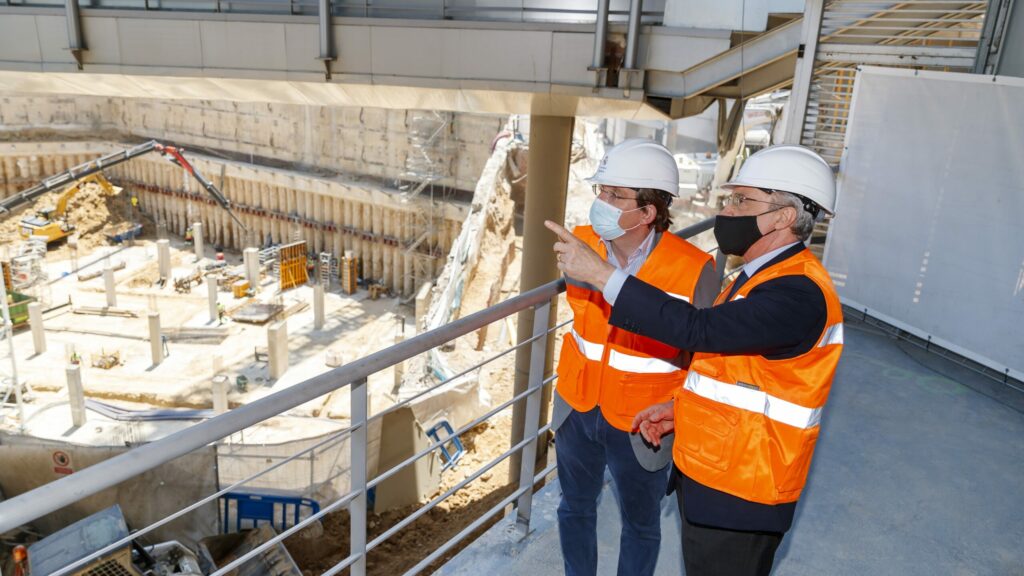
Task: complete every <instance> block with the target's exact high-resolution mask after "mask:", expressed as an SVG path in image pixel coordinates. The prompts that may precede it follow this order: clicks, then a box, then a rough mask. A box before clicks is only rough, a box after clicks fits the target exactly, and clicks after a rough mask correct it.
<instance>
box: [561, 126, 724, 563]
mask: <svg viewBox="0 0 1024 576" xmlns="http://www.w3.org/2000/svg"><path fill="white" fill-rule="evenodd" d="M590 182H591V183H592V184H593V185H594V192H595V195H596V198H595V200H594V203H593V205H592V206H591V209H590V225H589V226H578V227H577V228H576V229H575V230H574V231H573V233H574V234H575V236H573V237H574V238H575V239H576V240H577V241H578V242H579V243H580V244H581V245H583V246H587V247H588V249H589V250H592V251H593V253H594V254H595V256H596V257H597V258H599V259H600V260H601V262H602V263H604V264H606V265H608V266H609V267H611V268H612V269H615V270H617V271H619V272H620V273H621V274H623V275H633V276H636V277H638V278H641V279H643V280H644V281H645V282H647V283H649V284H651V285H652V286H657V287H658V288H659V289H660V290H664V291H665V292H668V293H671V294H672V295H673V296H672V297H673V298H678V299H680V300H681V301H687V302H695V303H702V304H703V305H704V306H710V304H711V300H712V299H713V298H714V295H715V294H716V293H717V292H718V285H717V284H718V281H717V277H716V275H715V274H714V270H713V264H712V262H711V257H710V256H708V255H707V254H706V253H704V252H703V251H701V250H699V249H697V248H696V247H694V246H692V245H691V244H690V243H689V242H687V241H685V240H682V239H680V238H678V237H676V236H674V235H673V234H671V233H666V230H667V229H668V227H669V225H670V224H671V218H670V217H669V212H668V208H669V204H671V202H672V199H673V198H674V197H676V196H677V195H678V193H679V171H678V168H677V167H676V163H675V159H674V158H673V157H672V154H671V153H670V152H669V151H668V149H666V148H665V147H664V146H661V145H660V144H657V143H655V142H652V141H650V140H644V139H633V140H626V141H625V142H623V143H621V144H619V145H618V146H616V147H614V148H612V149H611V150H609V151H608V153H607V155H606V156H605V157H604V158H603V159H602V161H601V164H600V166H599V168H598V170H597V173H596V174H594V176H593V177H592V178H591V179H590ZM567 234H568V233H567ZM566 280H567V284H568V286H567V290H566V297H567V299H568V302H569V305H570V306H571V308H572V312H573V327H572V330H571V331H570V332H569V333H568V334H566V336H565V339H564V340H563V343H562V352H561V357H560V359H559V363H558V375H559V376H558V387H557V393H556V395H555V402H554V416H553V424H554V429H555V431H556V432H555V442H556V443H557V448H558V450H557V457H558V477H559V481H560V482H561V487H562V502H561V504H560V505H559V507H558V527H559V535H560V537H561V541H562V555H563V558H564V562H565V572H566V574H569V575H593V574H595V573H596V571H597V500H598V496H599V495H600V493H601V489H602V488H603V486H604V474H605V469H606V468H607V469H608V470H609V471H610V473H611V477H612V481H613V482H614V483H615V491H614V492H615V494H616V496H617V498H618V502H619V508H620V512H621V517H622V533H621V537H620V548H619V564H618V568H619V569H618V573H619V574H621V575H634V574H635V575H649V574H652V573H653V572H654V566H655V563H656V561H657V558H658V549H659V547H660V543H661V522H660V509H661V500H662V498H664V496H665V489H666V486H667V484H668V471H669V466H668V464H669V462H670V461H671V451H670V450H669V449H668V448H665V449H661V448H660V447H658V448H656V447H654V446H653V445H650V444H647V445H645V444H644V442H643V440H642V438H641V437H640V435H639V434H632V435H631V434H630V432H631V430H632V426H633V419H634V418H635V417H636V415H637V412H639V411H640V410H641V409H643V408H646V407H647V406H649V405H651V404H655V403H661V402H665V401H667V400H669V399H670V398H671V395H672V393H673V392H674V391H675V390H677V389H678V388H680V387H681V386H682V383H683V381H684V378H685V375H686V370H685V367H686V365H687V363H688V362H689V354H688V353H687V352H685V351H683V350H680V349H679V348H678V347H675V346H671V345H666V344H663V343H661V342H657V341H655V340H652V339H650V338H645V337H642V336H637V335H636V334H631V333H629V332H627V331H625V330H622V329H621V328H617V327H613V326H611V325H610V324H609V323H608V316H609V314H610V313H611V305H610V304H609V303H608V302H606V301H605V299H604V295H603V294H602V293H601V291H600V290H599V289H596V288H595V287H594V286H592V285H590V284H587V283H586V282H577V281H575V280H574V279H572V278H567V279H566ZM659 294H660V293H659Z"/></svg>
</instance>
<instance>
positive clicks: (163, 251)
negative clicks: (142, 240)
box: [156, 239, 171, 280]
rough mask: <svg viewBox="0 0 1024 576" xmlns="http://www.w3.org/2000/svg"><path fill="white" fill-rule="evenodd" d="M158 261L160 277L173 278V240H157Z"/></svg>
mask: <svg viewBox="0 0 1024 576" xmlns="http://www.w3.org/2000/svg"><path fill="white" fill-rule="evenodd" d="M156 261H157V268H158V269H159V270H160V277H161V278H165V279H167V280H170V278H171V241H170V240H167V239H164V240H157V241H156Z"/></svg>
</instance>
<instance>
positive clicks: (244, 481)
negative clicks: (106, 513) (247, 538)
mask: <svg viewBox="0 0 1024 576" xmlns="http://www.w3.org/2000/svg"><path fill="white" fill-rule="evenodd" d="M351 432H352V429H351V428H346V429H344V430H340V431H338V432H337V433H335V434H332V435H330V436H328V437H327V438H324V439H323V440H321V441H320V442H317V443H316V444H314V445H313V446H310V447H309V448H306V449H305V450H302V451H301V452H297V453H295V454H293V455H291V456H289V457H288V458H286V459H284V460H282V461H280V462H278V463H277V464H274V465H273V466H270V467H269V468H265V469H263V470H260V471H259V472H257V473H255V474H253V475H252V476H249V477H248V478H244V479H242V480H239V481H238V482H235V483H234V484H232V485H230V486H228V487H227V488H223V489H221V490H219V491H218V492H215V493H213V494H211V495H209V496H207V497H205V498H203V499H201V500H199V501H197V502H194V503H192V505H190V506H186V507H185V508H182V509H181V510H178V511H177V512H174V513H173V514H171V515H169V516H165V517H164V518H161V519H160V520H157V521H156V522H153V523H152V524H150V525H149V526H146V527H144V528H140V529H139V530H135V531H133V532H132V533H131V534H129V535H128V536H125V537H124V538H122V539H120V540H118V541H117V542H114V543H113V544H110V545H108V546H106V547H104V548H102V549H100V550H97V551H96V552H93V553H92V554H90V555H89V556H86V557H85V558H82V559H80V560H78V561H76V562H75V563H73V564H70V565H68V566H65V567H64V568H61V569H60V570H58V571H57V572H54V573H53V574H51V575H50V576H63V575H64V574H67V573H69V572H71V571H74V570H75V569H77V568H79V567H81V566H84V565H85V564H87V563H89V562H91V561H93V560H96V559H97V558H100V557H102V556H104V555H106V554H107V553H109V552H113V551H114V550H117V549H118V548H120V547H121V546H124V545H125V544H128V543H130V542H131V541H132V540H135V539H136V538H138V537H140V536H144V535H146V534H149V533H150V532H152V531H153V530H156V529H157V528H159V527H161V526H163V525H164V524H167V523H168V522H172V521H174V520H176V519H178V518H180V517H182V516H184V515H185V514H188V513H189V512H192V511H194V510H196V509H197V508H199V507H200V506H204V505H206V504H208V503H210V502H212V501H213V500H215V499H217V498H220V497H221V496H223V495H224V494H227V493H228V492H231V491H232V490H234V489H235V488H238V487H239V486H243V485H245V484H248V483H249V482H251V481H253V480H255V479H257V478H259V477H260V476H263V475H264V474H268V473H270V472H272V471H274V470H276V469H278V468H280V467H281V466H284V465H285V464H288V463H289V462H292V461H294V460H297V459H298V458H299V457H300V456H302V455H303V454H305V453H306V452H312V451H313V450H316V449H317V448H320V447H322V446H324V445H326V444H328V443H330V442H333V441H335V440H337V439H338V438H339V437H341V436H344V435H346V434H350V433H351Z"/></svg>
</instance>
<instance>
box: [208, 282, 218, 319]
mask: <svg viewBox="0 0 1024 576" xmlns="http://www.w3.org/2000/svg"><path fill="white" fill-rule="evenodd" d="M206 294H207V298H208V299H209V303H210V322H211V323H213V322H216V321H217V316H218V314H217V279H216V278H214V277H213V276H207V277H206Z"/></svg>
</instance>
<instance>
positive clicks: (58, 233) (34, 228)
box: [19, 172, 121, 245]
mask: <svg viewBox="0 0 1024 576" xmlns="http://www.w3.org/2000/svg"><path fill="white" fill-rule="evenodd" d="M90 183H93V184H96V185H97V186H99V187H100V188H101V189H103V193H104V194H105V195H107V196H113V195H116V194H119V193H120V192H121V188H120V187H118V186H114V185H113V184H111V183H110V181H109V180H107V179H106V177H105V176H103V173H102V172H97V173H95V174H91V175H89V176H86V177H85V178H81V179H79V180H77V181H76V182H75V183H74V184H72V185H70V186H68V187H67V188H65V189H64V191H63V192H61V194H60V196H58V197H57V204H56V205H55V206H48V207H46V208H43V209H41V210H39V211H38V212H37V213H36V215H35V216H31V217H29V218H24V219H23V220H22V221H21V225H20V226H19V231H20V232H21V237H22V238H25V239H26V240H27V239H29V238H31V237H33V236H43V237H45V238H46V244H47V245H50V244H53V243H54V242H60V241H61V240H63V239H65V238H67V237H68V236H70V235H71V233H72V232H74V231H75V225H74V224H73V223H71V222H69V221H68V202H70V201H71V198H72V197H73V196H74V195H75V194H77V193H78V191H79V190H81V189H82V187H84V186H85V185H87V184H90Z"/></svg>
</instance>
